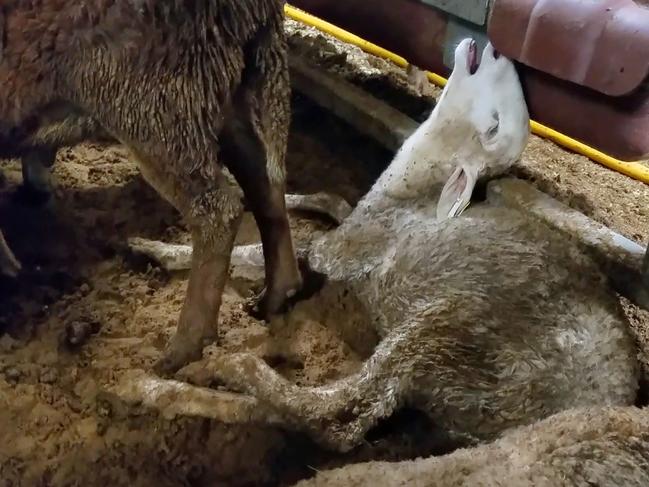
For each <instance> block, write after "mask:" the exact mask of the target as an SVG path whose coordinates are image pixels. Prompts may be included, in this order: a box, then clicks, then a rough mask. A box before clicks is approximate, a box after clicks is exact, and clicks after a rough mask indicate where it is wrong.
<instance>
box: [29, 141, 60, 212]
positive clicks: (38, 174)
mask: <svg viewBox="0 0 649 487" xmlns="http://www.w3.org/2000/svg"><path fill="white" fill-rule="evenodd" d="M56 152H57V149H56V148H52V147H33V148H30V149H28V150H27V151H26V153H25V154H24V155H23V157H22V161H21V163H22V164H21V165H22V174H23V184H22V186H21V191H22V195H23V196H24V198H25V200H26V201H28V202H29V203H31V204H34V205H43V204H45V203H46V202H47V201H48V200H49V198H50V194H51V191H52V181H51V179H52V178H51V172H52V166H53V165H54V162H55V160H56Z"/></svg>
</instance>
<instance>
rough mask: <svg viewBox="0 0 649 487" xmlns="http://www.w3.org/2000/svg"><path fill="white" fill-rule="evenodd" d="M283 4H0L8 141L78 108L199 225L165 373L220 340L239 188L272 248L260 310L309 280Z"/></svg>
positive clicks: (257, 0)
mask: <svg viewBox="0 0 649 487" xmlns="http://www.w3.org/2000/svg"><path fill="white" fill-rule="evenodd" d="M282 7H283V2H279V1H278V0H237V1H232V0H171V1H164V2H155V1H153V0H128V1H126V0H125V1H119V2H117V1H114V0H87V1H81V2H80V1H75V0H13V1H9V2H4V3H3V4H2V7H1V9H0V39H1V40H0V47H2V52H1V55H2V57H1V58H0V84H1V85H2V86H3V93H4V95H2V96H0V134H8V133H11V131H12V130H14V129H15V128H18V129H19V132H20V130H23V131H24V128H25V126H26V124H28V122H29V120H30V119H31V118H33V117H34V116H35V114H38V113H43V111H44V110H45V111H47V110H48V109H49V107H51V106H52V105H56V104H59V105H63V106H69V107H70V108H71V109H74V110H77V111H78V112H79V113H81V114H82V116H84V115H85V116H88V117H91V118H92V119H94V120H96V121H97V123H98V124H99V125H100V126H101V127H103V128H104V129H105V131H106V132H107V133H108V134H110V135H111V136H112V137H114V138H116V139H117V140H119V141H120V142H122V143H124V144H125V145H126V146H128V147H129V149H130V150H131V152H132V154H133V155H134V157H135V158H136V159H137V161H138V163H139V165H140V169H141V171H142V174H143V176H144V178H145V179H146V180H147V181H148V182H149V183H150V184H151V185H152V186H153V187H154V188H155V189H156V190H157V191H158V192H159V193H160V194H161V195H162V196H163V197H164V198H165V199H167V200H168V201H169V202H171V203H172V204H173V205H174V206H175V207H176V208H177V209H178V210H179V211H180V212H181V213H182V215H183V216H184V218H185V219H186V221H187V223H188V225H189V227H190V228H191V232H192V237H193V244H194V248H195V255H194V258H193V265H192V270H191V274H190V281H189V285H188V291H187V297H186V301H185V305H184V307H183V310H182V312H181V316H180V323H179V327H178V332H177V334H176V336H175V337H174V338H173V340H172V342H171V343H170V345H169V349H168V351H167V354H166V357H165V359H164V360H163V361H162V362H161V363H160V364H159V369H160V370H163V371H170V370H173V369H176V368H178V367H179V366H181V365H182V364H184V363H186V362H188V361H191V360H193V359H196V358H199V357H200V354H201V350H202V347H203V345H204V344H205V343H207V342H210V341H212V340H213V339H214V338H215V337H216V324H215V321H216V317H217V315H218V310H219V307H220V298H221V293H222V290H223V286H224V284H225V280H226V278H227V270H228V265H229V259H230V253H231V249H232V245H233V240H234V236H235V234H236V230H237V228H238V222H239V221H240V216H241V212H242V204H241V196H242V195H241V190H243V193H244V194H245V195H246V196H247V199H248V201H249V202H250V206H251V209H252V210H253V212H254V214H255V217H256V220H257V222H258V225H259V227H260V231H261V234H262V240H263V244H264V249H265V261H266V269H267V279H266V293H265V294H264V296H263V298H262V300H261V302H260V313H261V314H263V315H264V316H267V315H269V314H271V313H273V312H275V311H277V310H278V309H279V308H280V306H281V305H282V304H283V302H284V301H285V299H286V297H287V295H291V294H292V293H294V292H295V291H297V290H298V288H299V287H300V286H301V278H300V275H299V271H298V269H297V265H296V262H295V258H294V253H293V247H292V242H291V237H290V232H289V228H288V222H287V218H286V210H285V206H284V155H285V150H286V137H287V131H288V123H289V89H290V87H289V81H288V71H287V60H286V45H285V38H284V32H283V26H282V21H283V11H282ZM26 133H27V137H30V136H33V134H30V133H29V130H27V131H26ZM237 183H238V184H237Z"/></svg>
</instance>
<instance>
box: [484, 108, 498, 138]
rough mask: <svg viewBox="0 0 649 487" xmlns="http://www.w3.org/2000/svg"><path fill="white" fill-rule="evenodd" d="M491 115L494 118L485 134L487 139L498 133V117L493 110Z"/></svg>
mask: <svg viewBox="0 0 649 487" xmlns="http://www.w3.org/2000/svg"><path fill="white" fill-rule="evenodd" d="M492 116H493V119H494V123H493V125H492V126H491V127H489V129H488V130H487V132H486V134H485V136H486V138H487V140H489V139H493V138H494V137H495V136H496V134H497V133H498V128H499V126H500V117H499V116H498V113H496V112H494V113H493V114H492Z"/></svg>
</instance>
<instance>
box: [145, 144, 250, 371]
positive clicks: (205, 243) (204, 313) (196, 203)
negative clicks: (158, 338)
mask: <svg viewBox="0 0 649 487" xmlns="http://www.w3.org/2000/svg"><path fill="white" fill-rule="evenodd" d="M133 153H134V156H135V158H136V159H137V160H138V162H139V166H140V170H141V171H142V175H143V177H144V179H145V180H146V181H147V182H148V183H149V184H151V186H153V187H154V188H155V189H156V190H157V191H158V193H160V194H161V195H162V196H163V197H164V198H165V199H167V201H169V202H170V203H171V204H173V205H174V206H175V207H176V208H177V209H178V210H179V211H180V213H181V214H182V215H183V217H184V218H185V220H186V222H187V224H188V227H189V229H190V230H191V234H192V246H193V252H192V256H191V271H190V274H189V283H188V285H187V293H186V295H185V302H184V304H183V308H182V310H181V312H180V319H179V322H178V328H177V331H176V334H175V335H174V336H173V337H172V338H171V340H170V342H169V344H168V346H167V350H166V351H165V355H164V357H163V358H162V359H161V360H160V361H159V362H158V363H157V364H156V366H155V369H156V371H157V372H158V373H160V374H163V375H164V374H168V373H173V372H175V371H176V370H178V369H179V368H180V367H182V366H183V365H185V364H187V363H189V362H191V361H193V360H198V359H200V358H201V356H202V351H203V347H204V346H205V345H208V344H210V343H212V342H214V341H215V340H216V337H217V323H218V315H219V309H220V307H221V298H222V294H223V289H224V287H225V284H226V281H227V278H228V267H229V265H230V254H231V252H232V247H233V245H234V238H235V236H236V234H237V230H238V228H239V223H240V221H241V215H242V213H243V205H242V203H241V190H240V189H239V187H238V185H237V184H236V182H235V181H234V179H233V178H232V176H230V175H229V174H228V173H227V170H225V169H224V170H220V169H219V168H218V167H216V166H215V168H214V171H215V173H214V176H213V177H212V178H207V177H205V176H201V175H200V174H201V172H200V171H196V172H194V173H191V174H190V173H189V171H187V173H185V174H184V175H179V174H177V173H176V174H174V173H172V172H171V171H170V170H169V169H166V170H165V167H164V166H163V165H162V164H156V163H152V162H150V161H149V160H148V159H147V158H145V157H142V156H141V154H140V153H138V151H136V150H133ZM169 167H171V166H169Z"/></svg>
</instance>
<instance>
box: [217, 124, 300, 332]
mask: <svg viewBox="0 0 649 487" xmlns="http://www.w3.org/2000/svg"><path fill="white" fill-rule="evenodd" d="M222 150H223V156H224V162H225V164H226V165H228V167H230V168H231V170H232V173H233V174H234V176H235V177H236V178H237V181H238V182H239V184H240V185H241V188H242V189H243V192H244V194H245V196H246V200H247V202H248V204H249V206H250V209H251V211H252V213H253V215H254V217H255V221H256V222H257V226H258V227H259V233H260V234H261V240H262V246H263V249H264V262H265V269H266V279H265V289H264V291H262V294H261V296H260V297H259V299H258V301H257V303H256V305H255V306H254V308H253V309H252V310H251V313H252V314H253V315H254V316H255V317H257V318H261V319H265V320H269V319H270V317H271V316H272V315H273V314H276V313H278V312H281V311H283V309H284V305H285V304H286V303H287V301H288V300H289V299H291V298H294V299H295V298H297V297H298V296H297V293H298V292H299V291H300V290H301V288H302V277H301V274H300V271H299V268H298V265H297V260H296V258H295V252H294V248H293V242H292V238H291V231H290V228H289V223H288V216H287V213H286V205H285V202H284V180H283V176H282V177H281V178H280V177H278V175H277V174H274V175H273V174H269V172H271V171H270V170H269V168H268V164H279V162H277V160H275V161H270V162H267V160H268V159H269V157H273V158H277V157H278V156H269V151H272V150H273V149H272V148H269V147H267V146H266V145H265V144H264V142H263V141H262V140H261V138H260V137H259V136H257V135H256V132H255V130H254V128H253V126H252V124H251V123H250V122H249V121H248V120H247V119H241V118H240V117H233V119H232V120H228V123H227V124H226V127H225V128H224V131H223V137H222ZM278 172H282V173H283V171H278Z"/></svg>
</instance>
